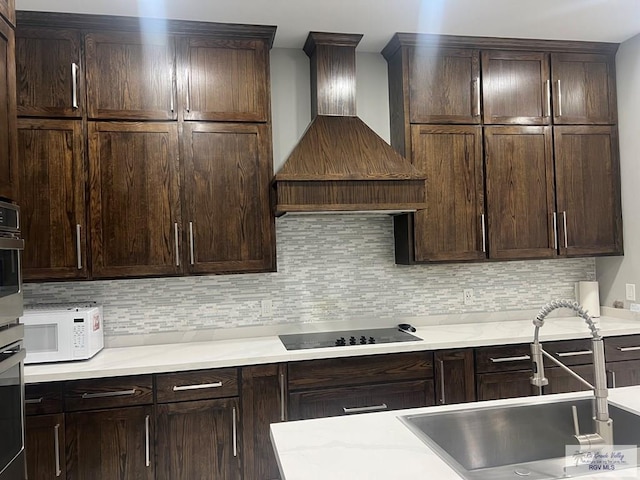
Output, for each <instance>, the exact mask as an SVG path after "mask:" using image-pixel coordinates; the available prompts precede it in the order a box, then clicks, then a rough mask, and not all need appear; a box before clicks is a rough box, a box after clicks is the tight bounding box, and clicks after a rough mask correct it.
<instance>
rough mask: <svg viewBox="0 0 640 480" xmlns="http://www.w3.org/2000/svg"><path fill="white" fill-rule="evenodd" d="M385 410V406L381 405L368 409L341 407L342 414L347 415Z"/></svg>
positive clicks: (384, 404)
mask: <svg viewBox="0 0 640 480" xmlns="http://www.w3.org/2000/svg"><path fill="white" fill-rule="evenodd" d="M387 408H388V407H387V404H386V403H383V404H382V405H371V406H369V407H352V408H349V407H342V411H343V412H344V413H347V414H349V413H364V412H377V411H380V410H386V409H387Z"/></svg>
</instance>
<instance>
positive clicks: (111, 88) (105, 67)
mask: <svg viewBox="0 0 640 480" xmlns="http://www.w3.org/2000/svg"><path fill="white" fill-rule="evenodd" d="M85 49H86V62H87V101H88V116H89V118H92V119H123V120H127V119H128V120H137V119H140V120H172V119H175V118H177V114H176V107H175V101H176V99H175V88H174V85H175V82H174V71H175V41H174V38H173V36H171V35H166V34H159V33H144V32H135V33H132V32H100V33H98V32H96V33H89V34H87V35H86V36H85Z"/></svg>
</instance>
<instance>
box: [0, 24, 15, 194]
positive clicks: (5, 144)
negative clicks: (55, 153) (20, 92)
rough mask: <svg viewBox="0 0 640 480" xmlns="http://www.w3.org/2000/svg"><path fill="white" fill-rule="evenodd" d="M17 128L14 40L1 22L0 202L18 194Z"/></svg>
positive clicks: (7, 27)
mask: <svg viewBox="0 0 640 480" xmlns="http://www.w3.org/2000/svg"><path fill="white" fill-rule="evenodd" d="M16 128H17V124H16V60H15V37H14V34H13V30H12V29H11V28H10V27H9V26H8V25H7V24H6V23H5V22H4V21H2V19H0V198H4V199H9V200H15V199H16V195H17V193H18V192H17V190H18V168H17V151H16V150H17V145H16V141H17V131H16Z"/></svg>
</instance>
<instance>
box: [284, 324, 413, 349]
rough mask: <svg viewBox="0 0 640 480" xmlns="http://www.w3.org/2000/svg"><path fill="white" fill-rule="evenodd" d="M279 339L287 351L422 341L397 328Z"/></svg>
mask: <svg viewBox="0 0 640 480" xmlns="http://www.w3.org/2000/svg"><path fill="white" fill-rule="evenodd" d="M279 337H280V341H282V343H283V345H284V346H285V348H286V349H287V350H303V349H306V348H324V347H347V346H350V345H371V344H375V343H395V342H415V341H420V340H422V339H421V338H420V337H417V336H416V335H413V334H411V333H409V332H405V331H404V330H401V329H399V328H397V327H393V328H370V329H366V328H365V329H361V330H341V331H334V332H311V333H295V334H291V335H279Z"/></svg>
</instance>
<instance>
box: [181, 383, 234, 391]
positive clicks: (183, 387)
mask: <svg viewBox="0 0 640 480" xmlns="http://www.w3.org/2000/svg"><path fill="white" fill-rule="evenodd" d="M221 386H222V382H214V383H201V384H197V385H174V386H173V391H174V392H184V391H186V390H204V389H206V388H219V387H221Z"/></svg>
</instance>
